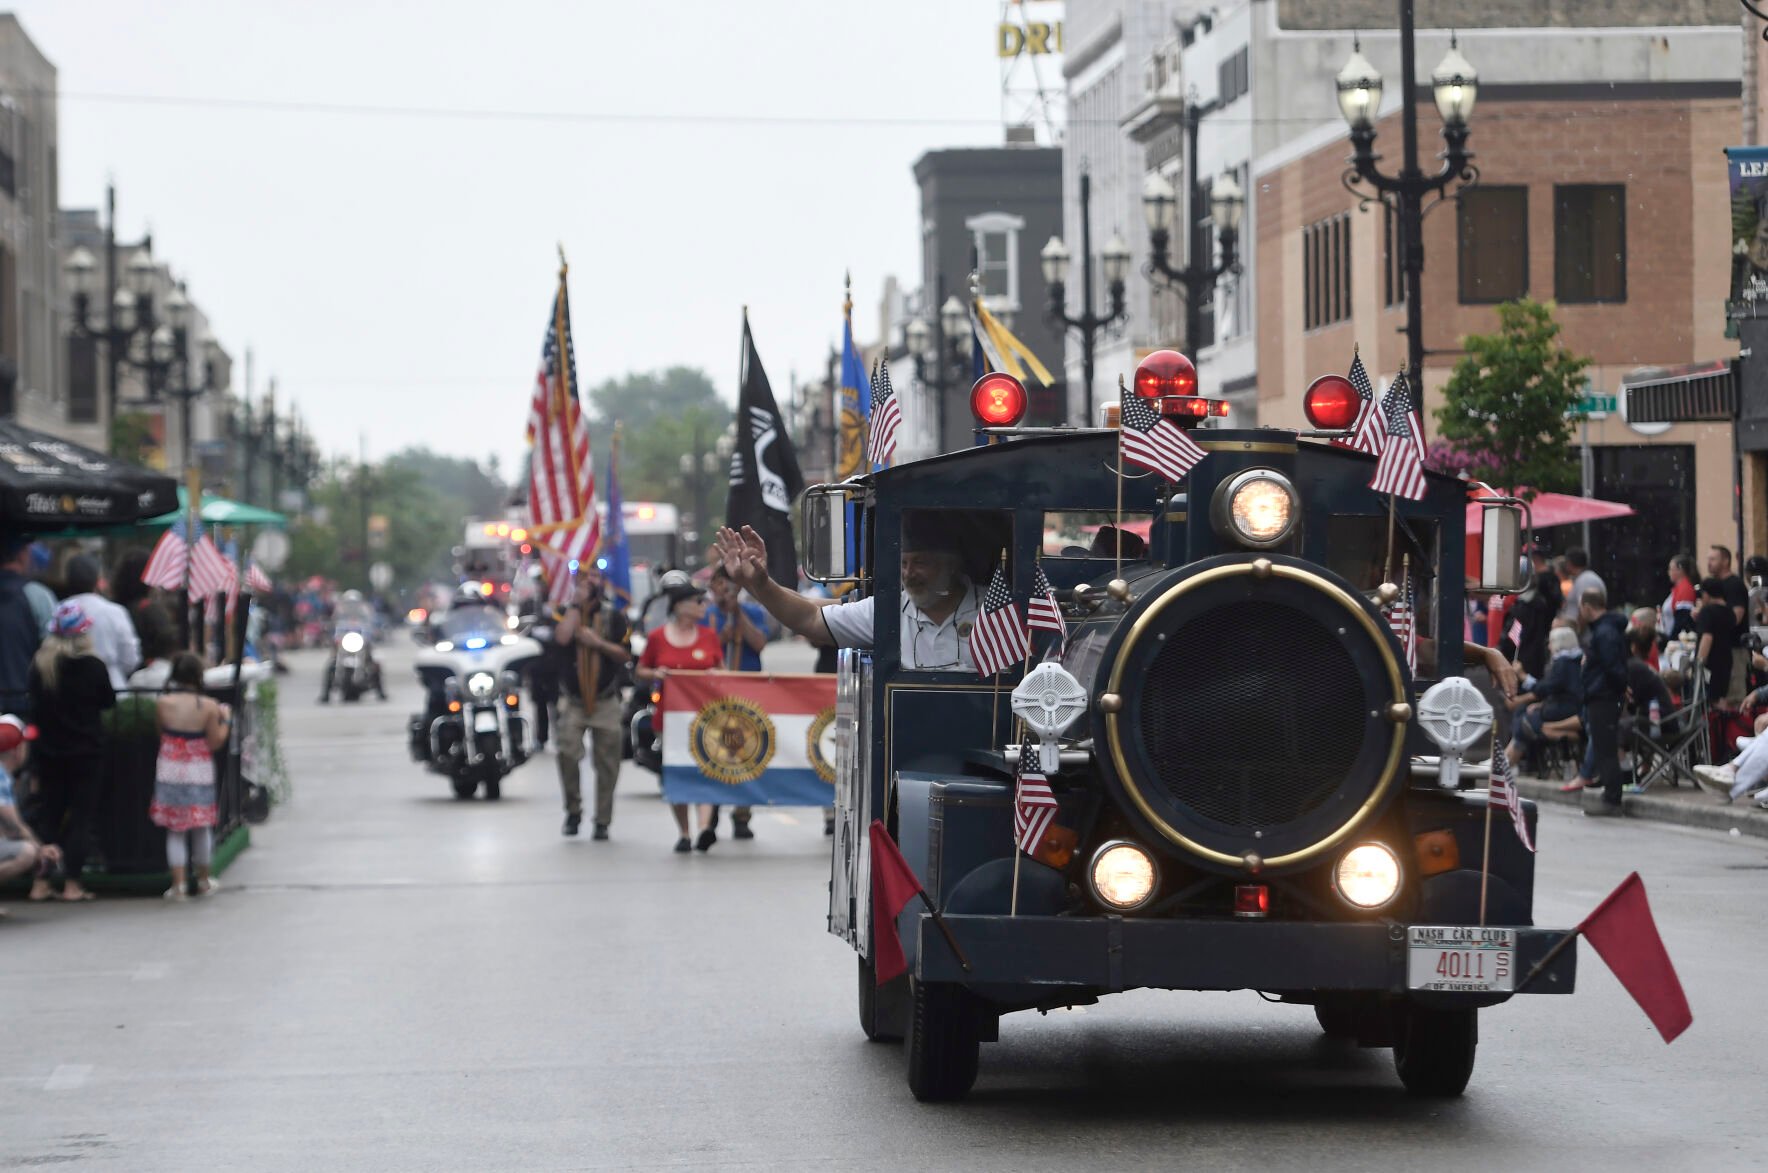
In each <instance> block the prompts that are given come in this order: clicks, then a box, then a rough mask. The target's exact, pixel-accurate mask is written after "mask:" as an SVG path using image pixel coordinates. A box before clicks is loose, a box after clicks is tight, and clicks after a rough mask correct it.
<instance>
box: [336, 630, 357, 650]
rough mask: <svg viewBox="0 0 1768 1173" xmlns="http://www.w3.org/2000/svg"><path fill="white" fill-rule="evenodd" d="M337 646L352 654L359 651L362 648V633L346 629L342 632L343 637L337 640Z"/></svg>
mask: <svg viewBox="0 0 1768 1173" xmlns="http://www.w3.org/2000/svg"><path fill="white" fill-rule="evenodd" d="M338 646H339V647H340V648H342V649H344V650H345V651H346V652H349V653H351V654H352V655H354V654H355V653H357V652H360V651H361V650H362V635H361V633H360V632H355V631H346V632H345V633H344V638H343V639H340V640H339V641H338Z"/></svg>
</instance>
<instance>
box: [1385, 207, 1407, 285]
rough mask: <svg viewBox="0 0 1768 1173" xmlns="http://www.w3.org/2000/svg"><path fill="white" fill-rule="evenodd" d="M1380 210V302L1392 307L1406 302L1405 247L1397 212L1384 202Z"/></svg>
mask: <svg viewBox="0 0 1768 1173" xmlns="http://www.w3.org/2000/svg"><path fill="white" fill-rule="evenodd" d="M1381 212H1382V215H1381V234H1382V244H1383V252H1382V262H1381V304H1382V305H1384V306H1386V307H1387V308H1388V309H1392V308H1393V307H1394V306H1397V305H1405V304H1406V247H1405V241H1404V240H1403V238H1402V236H1403V234H1402V233H1401V232H1400V217H1399V214H1398V213H1396V212H1395V211H1394V210H1393V209H1392V208H1391V207H1389V206H1388V205H1386V204H1383V205H1382V206H1381Z"/></svg>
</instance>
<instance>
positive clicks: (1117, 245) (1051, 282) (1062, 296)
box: [1039, 171, 1130, 423]
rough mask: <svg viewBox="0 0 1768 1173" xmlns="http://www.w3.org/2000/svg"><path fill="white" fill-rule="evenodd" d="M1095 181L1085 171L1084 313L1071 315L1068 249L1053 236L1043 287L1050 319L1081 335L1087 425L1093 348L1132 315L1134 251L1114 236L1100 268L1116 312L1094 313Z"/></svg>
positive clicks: (1042, 258) (1082, 202) (1043, 258)
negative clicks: (1127, 294) (1126, 289)
mask: <svg viewBox="0 0 1768 1173" xmlns="http://www.w3.org/2000/svg"><path fill="white" fill-rule="evenodd" d="M1092 201H1093V181H1092V177H1091V176H1090V175H1088V174H1087V173H1086V172H1085V171H1082V172H1081V173H1080V254H1081V256H1080V263H1081V312H1080V316H1079V317H1070V316H1069V314H1068V262H1069V254H1068V246H1067V245H1065V244H1063V243H1062V238H1061V237H1060V236H1052V237H1050V242H1049V243H1048V244H1046V245H1044V249H1043V252H1042V253H1040V254H1039V259H1040V263H1041V265H1042V268H1043V271H1044V283H1045V284H1046V285H1048V286H1049V287H1050V320H1051V321H1054V322H1060V323H1061V324H1062V326H1063V327H1064V329H1068V330H1075V331H1078V332H1079V333H1080V364H1081V382H1082V383H1083V384H1084V385H1085V387H1084V390H1085V394H1086V410H1085V412H1084V414H1083V415H1082V417H1081V418H1082V420H1083V422H1085V423H1091V422H1092V418H1093V349H1094V345H1095V342H1096V340H1097V339H1098V336H1099V333H1100V332H1101V331H1102V330H1104V329H1106V328H1107V327H1109V326H1112V325H1114V324H1116V323H1117V322H1119V321H1121V320H1122V319H1123V318H1124V317H1125V316H1126V315H1127V309H1128V307H1126V306H1125V304H1124V296H1123V279H1124V277H1125V276H1127V275H1128V273H1129V267H1130V250H1129V246H1128V245H1126V244H1125V243H1124V242H1123V238H1122V237H1121V236H1117V235H1116V234H1113V235H1112V237H1111V239H1110V240H1109V241H1107V242H1106V243H1105V251H1104V252H1102V253H1101V254H1099V267H1100V268H1101V269H1103V270H1104V274H1105V285H1106V288H1107V289H1108V290H1109V293H1110V298H1111V312H1110V313H1107V314H1104V315H1100V314H1098V313H1095V312H1094V310H1093V224H1092V214H1091V212H1092Z"/></svg>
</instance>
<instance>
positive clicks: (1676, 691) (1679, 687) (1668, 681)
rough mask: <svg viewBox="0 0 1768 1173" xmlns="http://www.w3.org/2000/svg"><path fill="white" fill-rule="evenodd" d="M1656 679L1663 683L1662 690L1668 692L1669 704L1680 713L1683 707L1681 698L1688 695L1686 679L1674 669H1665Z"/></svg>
mask: <svg viewBox="0 0 1768 1173" xmlns="http://www.w3.org/2000/svg"><path fill="white" fill-rule="evenodd" d="M1658 679H1659V680H1662V681H1663V682H1664V688H1665V689H1667V690H1668V691H1669V693H1670V703H1671V704H1672V705H1674V706H1675V707H1676V709H1677V710H1678V711H1680V710H1681V708H1682V705H1683V698H1684V697H1685V696H1687V694H1688V681H1687V679H1686V678H1685V677H1683V675H1682V673H1680V672H1678V671H1676V669H1674V668H1665V669H1664V670H1663V671H1662V672H1660V673H1658Z"/></svg>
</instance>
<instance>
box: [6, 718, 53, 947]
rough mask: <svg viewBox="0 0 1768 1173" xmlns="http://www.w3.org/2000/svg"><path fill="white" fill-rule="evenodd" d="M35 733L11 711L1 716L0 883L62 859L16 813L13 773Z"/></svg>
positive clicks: (16, 796) (21, 763) (20, 762)
mask: <svg viewBox="0 0 1768 1173" xmlns="http://www.w3.org/2000/svg"><path fill="white" fill-rule="evenodd" d="M36 736H37V731H36V730H35V729H33V728H31V727H30V726H29V725H26V724H25V722H24V719H23V718H21V717H15V716H13V715H12V714H10V713H8V714H6V715H5V716H3V717H0V883H5V882H7V881H9V880H16V879H17V878H18V877H20V876H28V875H31V874H33V873H35V872H36V871H37V869H38V868H39V867H41V866H43V865H44V864H50V865H53V864H55V863H56V862H58V861H59V860H60V859H61V851H60V849H58V848H55V847H49V846H45V845H44V844H42V843H39V842H38V841H37V836H36V835H34V834H32V832H31V828H30V827H29V826H28V825H27V824H26V823H25V821H24V819H23V818H22V817H20V815H19V813H18V794H17V790H16V787H15V784H14V782H13V775H14V774H16V773H17V772H18V769H19V767H20V766H22V765H24V762H25V745H26V743H27V742H29V741H32V740H35V738H36ZM4 915H6V914H5V913H3V912H0V916H4Z"/></svg>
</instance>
